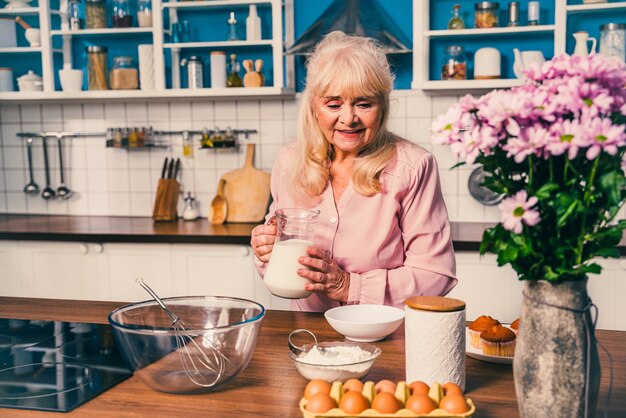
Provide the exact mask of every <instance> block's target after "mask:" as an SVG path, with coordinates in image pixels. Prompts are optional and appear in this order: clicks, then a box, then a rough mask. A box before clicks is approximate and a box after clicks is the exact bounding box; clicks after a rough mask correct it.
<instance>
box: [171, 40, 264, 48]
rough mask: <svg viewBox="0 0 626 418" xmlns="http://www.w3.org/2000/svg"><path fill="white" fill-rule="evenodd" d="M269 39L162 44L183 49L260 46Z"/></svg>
mask: <svg viewBox="0 0 626 418" xmlns="http://www.w3.org/2000/svg"><path fill="white" fill-rule="evenodd" d="M273 42H274V41H272V40H271V39H267V40H262V41H219V42H177V43H166V44H163V48H165V49H183V48H222V47H223V48H230V47H236V46H262V45H267V46H271V45H273Z"/></svg>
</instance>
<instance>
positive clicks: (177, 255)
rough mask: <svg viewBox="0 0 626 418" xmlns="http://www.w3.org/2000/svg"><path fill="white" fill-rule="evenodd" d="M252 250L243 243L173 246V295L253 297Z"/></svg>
mask: <svg viewBox="0 0 626 418" xmlns="http://www.w3.org/2000/svg"><path fill="white" fill-rule="evenodd" d="M252 257H253V255H252V250H251V249H250V247H249V246H245V245H218V244H210V245H178V244H177V245H174V246H173V251H172V258H173V266H174V273H173V275H172V282H173V284H174V291H175V293H176V294H177V295H222V296H235V297H240V298H245V299H253V300H254V298H255V291H254V262H253V259H252Z"/></svg>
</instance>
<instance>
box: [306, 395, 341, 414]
mask: <svg viewBox="0 0 626 418" xmlns="http://www.w3.org/2000/svg"><path fill="white" fill-rule="evenodd" d="M333 408H337V402H335V400H334V399H333V398H331V397H330V395H329V394H328V393H323V392H318V393H316V394H315V395H313V396H311V399H309V401H308V402H307V404H306V407H305V409H306V410H307V411H311V412H317V413H320V412H321V413H324V412H328V411H330V410H331V409H333Z"/></svg>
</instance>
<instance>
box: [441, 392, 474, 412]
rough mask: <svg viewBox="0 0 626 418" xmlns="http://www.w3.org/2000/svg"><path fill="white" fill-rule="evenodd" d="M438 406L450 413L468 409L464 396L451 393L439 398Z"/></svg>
mask: <svg viewBox="0 0 626 418" xmlns="http://www.w3.org/2000/svg"><path fill="white" fill-rule="evenodd" d="M439 408H441V409H443V410H445V411H447V412H450V413H451V414H462V413H463V412H467V411H469V406H468V405H467V401H466V400H465V396H463V395H458V394H451V395H447V396H444V397H443V398H441V400H440V401H439Z"/></svg>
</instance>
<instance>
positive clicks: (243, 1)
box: [163, 0, 271, 9]
mask: <svg viewBox="0 0 626 418" xmlns="http://www.w3.org/2000/svg"><path fill="white" fill-rule="evenodd" d="M263 3H267V4H270V3H271V1H270V0H227V1H226V0H216V1H180V2H164V3H163V8H164V9H166V8H176V9H200V8H209V7H224V6H247V5H249V4H263Z"/></svg>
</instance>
